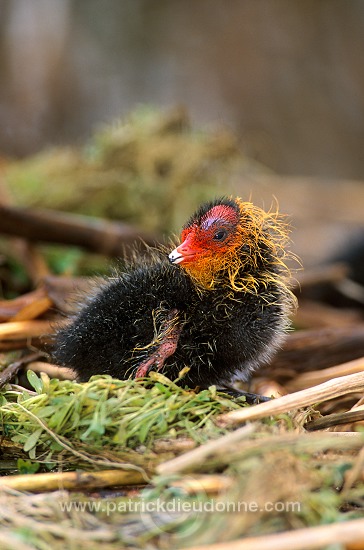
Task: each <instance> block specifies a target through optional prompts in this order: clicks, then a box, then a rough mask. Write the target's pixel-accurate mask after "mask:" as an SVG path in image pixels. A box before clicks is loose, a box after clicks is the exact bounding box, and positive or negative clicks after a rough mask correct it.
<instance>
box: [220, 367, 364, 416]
mask: <svg viewBox="0 0 364 550" xmlns="http://www.w3.org/2000/svg"><path fill="white" fill-rule="evenodd" d="M363 390H364V372H358V373H356V374H349V375H347V376H341V377H340V378H335V379H334V380H330V381H329V382H325V383H324V384H319V385H318V386H314V387H313V388H308V389H306V390H301V391H299V392H296V393H292V394H289V395H284V396H283V397H278V398H277V399H274V400H272V401H268V402H266V403H260V404H259V405H256V406H255V407H249V408H244V409H241V410H238V411H232V412H229V413H226V414H223V415H221V416H219V417H218V418H217V419H216V422H217V423H218V425H220V426H227V425H237V424H242V423H243V422H247V421H248V420H257V419H258V418H265V417H267V416H272V415H277V414H281V413H286V412H288V411H291V410H293V409H301V408H302V407H308V406H309V405H313V404H314V403H319V402H321V401H328V400H329V399H334V398H335V397H340V396H341V395H345V394H347V393H356V392H362V391H363Z"/></svg>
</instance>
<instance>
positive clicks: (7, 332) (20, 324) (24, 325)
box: [0, 321, 54, 340]
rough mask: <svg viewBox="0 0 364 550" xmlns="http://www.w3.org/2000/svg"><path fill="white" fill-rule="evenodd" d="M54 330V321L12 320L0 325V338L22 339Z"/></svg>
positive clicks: (46, 333)
mask: <svg viewBox="0 0 364 550" xmlns="http://www.w3.org/2000/svg"><path fill="white" fill-rule="evenodd" d="M53 332H54V321H14V322H12V323H3V324H2V325H0V340H23V339H27V338H32V337H33V336H43V335H44V336H45V335H48V334H51V333H53Z"/></svg>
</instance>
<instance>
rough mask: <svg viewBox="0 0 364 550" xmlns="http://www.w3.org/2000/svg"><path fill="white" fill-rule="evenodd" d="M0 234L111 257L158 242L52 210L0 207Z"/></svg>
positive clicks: (125, 228)
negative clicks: (138, 242) (139, 244)
mask: <svg viewBox="0 0 364 550" xmlns="http://www.w3.org/2000/svg"><path fill="white" fill-rule="evenodd" d="M0 233H4V234H6V235H12V236H16V237H23V238H25V239H27V240H29V241H43V242H53V243H59V244H68V245H74V246H81V247H83V248H86V249H87V250H90V251H91V252H97V253H100V254H106V255H108V256H123V255H125V247H126V246H129V245H131V244H132V243H133V242H135V241H136V240H138V239H139V240H141V241H144V242H145V243H146V244H148V245H155V244H156V242H157V239H156V238H153V237H151V235H149V234H146V233H144V232H143V231H141V230H139V229H137V228H135V227H132V226H130V225H128V224H125V223H121V222H111V221H107V220H102V219H99V218H92V217H89V216H81V215H79V214H68V213H64V212H57V211H53V210H43V209H28V208H13V207H9V206H0Z"/></svg>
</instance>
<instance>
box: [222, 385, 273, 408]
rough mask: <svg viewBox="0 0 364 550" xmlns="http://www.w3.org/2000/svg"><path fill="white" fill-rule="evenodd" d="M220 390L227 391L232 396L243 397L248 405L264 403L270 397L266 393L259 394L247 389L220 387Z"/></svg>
mask: <svg viewBox="0 0 364 550" xmlns="http://www.w3.org/2000/svg"><path fill="white" fill-rule="evenodd" d="M220 391H222V392H224V393H227V394H228V395H230V396H231V397H234V398H239V397H245V400H246V402H247V403H248V404H249V405H258V403H265V402H266V401H270V400H271V399H272V398H271V397H267V396H266V395H259V394H258V393H251V392H248V391H243V390H238V389H236V388H221V390H220Z"/></svg>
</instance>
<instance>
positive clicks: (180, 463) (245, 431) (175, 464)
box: [156, 424, 255, 475]
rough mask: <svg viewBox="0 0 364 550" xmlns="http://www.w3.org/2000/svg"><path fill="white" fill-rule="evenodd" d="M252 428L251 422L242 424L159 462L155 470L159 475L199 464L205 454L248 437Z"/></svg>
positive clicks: (207, 454)
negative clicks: (232, 430) (233, 430)
mask: <svg viewBox="0 0 364 550" xmlns="http://www.w3.org/2000/svg"><path fill="white" fill-rule="evenodd" d="M254 429H255V428H254V426H253V425H252V424H248V426H243V427H242V428H240V429H239V430H235V432H232V433H229V434H227V435H224V436H223V437H219V439H213V440H212V441H208V442H207V443H205V444H204V445H201V446H200V447H197V448H196V449H192V451H189V452H187V453H185V454H183V455H181V456H178V457H176V458H173V459H172V460H169V461H168V462H164V463H163V464H160V465H159V466H157V469H156V471H157V473H158V474H160V475H162V474H163V475H168V474H173V473H176V472H181V471H184V470H186V469H188V467H189V466H192V465H194V464H200V463H201V462H202V461H203V460H204V459H205V458H206V457H207V456H209V455H212V454H214V453H215V451H217V450H220V449H221V448H222V446H226V447H227V446H228V445H229V444H232V443H236V442H238V441H240V440H241V439H244V438H246V437H248V436H249V435H251V434H252V433H253V432H254Z"/></svg>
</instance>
